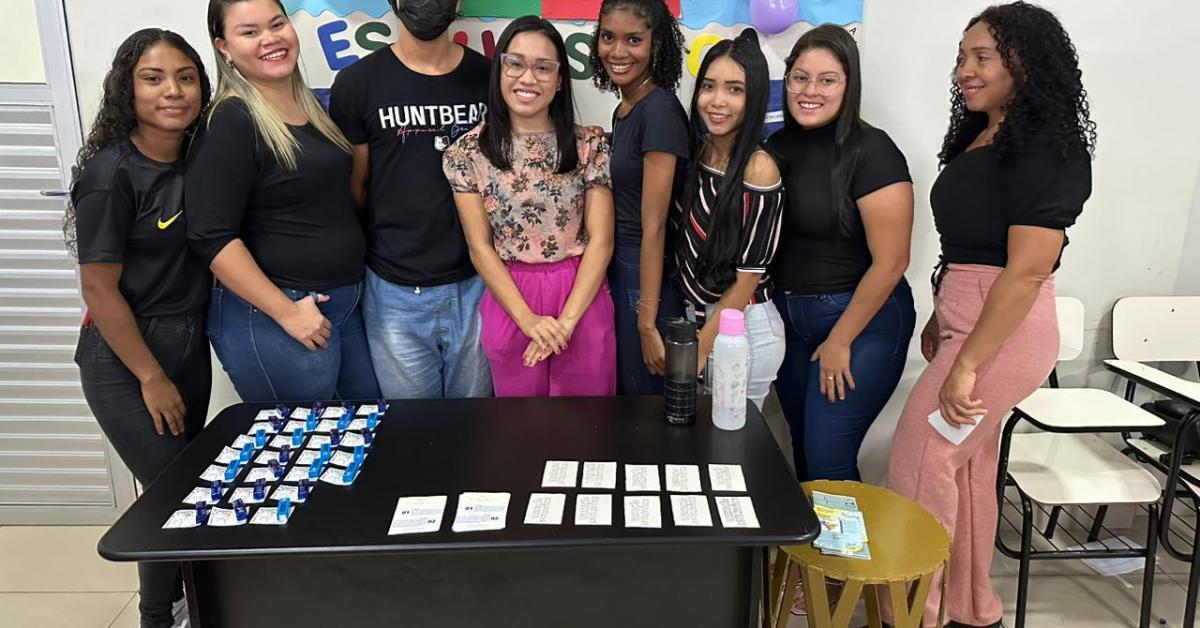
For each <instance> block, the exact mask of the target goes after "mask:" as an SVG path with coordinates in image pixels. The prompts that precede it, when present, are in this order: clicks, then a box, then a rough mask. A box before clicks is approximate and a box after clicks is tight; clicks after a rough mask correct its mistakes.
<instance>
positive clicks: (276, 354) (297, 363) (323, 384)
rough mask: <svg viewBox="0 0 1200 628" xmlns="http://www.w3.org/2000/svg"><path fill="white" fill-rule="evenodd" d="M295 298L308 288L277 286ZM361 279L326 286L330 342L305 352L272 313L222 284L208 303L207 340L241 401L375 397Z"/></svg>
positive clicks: (376, 387)
mask: <svg viewBox="0 0 1200 628" xmlns="http://www.w3.org/2000/svg"><path fill="white" fill-rule="evenodd" d="M280 289H281V290H282V291H283V293H284V294H286V295H287V296H288V298H289V299H291V300H293V301H299V300H300V299H303V298H304V297H306V296H309V294H310V293H309V292H308V291H305V290H293V289H291V288H280ZM361 292H362V284H361V283H356V284H351V285H349V286H341V287H339V288H334V289H332V290H324V291H322V294H327V295H329V300H328V301H326V302H324V303H318V304H317V307H318V308H320V309H321V313H322V314H324V315H325V318H327V319H329V322H330V323H331V324H332V325H333V333H332V334H331V335H330V336H329V346H328V347H326V348H324V349H319V350H317V351H309V350H308V349H307V348H305V346H304V345H302V344H300V343H299V342H297V341H296V339H294V338H292V337H291V336H289V335H288V333H287V332H286V331H284V330H283V328H282V327H280V326H279V325H278V324H277V323H276V322H275V321H274V320H273V319H272V318H271V317H270V316H267V315H266V314H264V313H263V312H262V311H261V310H259V309H258V308H256V307H254V306H252V305H250V304H249V303H247V302H246V301H243V300H242V298H241V297H239V296H237V295H236V294H234V293H233V291H231V290H229V289H228V288H226V287H225V286H222V285H220V284H218V285H217V287H215V288H213V291H212V300H211V301H210V302H209V305H208V339H209V340H210V341H212V345H213V349H215V350H216V352H217V357H218V358H220V360H221V366H222V367H224V369H225V372H226V373H228V374H229V379H230V380H232V381H233V387H234V388H235V389H237V392H238V395H239V396H241V398H242V401H247V402H262V401H310V400H314V399H334V398H337V399H378V398H379V397H380V394H379V384H378V383H377V382H376V381H375V370H374V369H373V368H372V367H371V355H370V352H369V351H368V349H367V336H366V333H364V331H363V322H362V314H361V313H360V312H359V309H358V300H359V296H360V294H361Z"/></svg>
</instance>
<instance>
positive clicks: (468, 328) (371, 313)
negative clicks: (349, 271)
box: [329, 0, 492, 398]
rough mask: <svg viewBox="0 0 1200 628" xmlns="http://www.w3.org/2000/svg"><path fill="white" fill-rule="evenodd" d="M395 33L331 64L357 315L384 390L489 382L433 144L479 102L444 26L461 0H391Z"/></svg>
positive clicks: (465, 126) (439, 392)
mask: <svg viewBox="0 0 1200 628" xmlns="http://www.w3.org/2000/svg"><path fill="white" fill-rule="evenodd" d="M390 1H391V6H392V9H393V11H394V12H395V14H396V16H397V17H398V18H399V20H400V26H399V27H398V31H399V36H398V37H397V40H396V41H395V42H394V43H393V44H392V45H391V46H388V47H385V48H381V49H379V50H376V51H375V52H373V53H371V54H369V55H367V56H366V57H363V58H362V59H360V60H359V61H357V62H355V63H354V64H353V65H351V66H350V67H348V68H346V69H344V70H342V71H341V72H340V73H339V74H338V76H337V78H336V79H335V80H334V83H333V90H332V94H331V96H330V101H329V110H330V114H331V115H332V116H333V119H334V121H336V122H337V124H338V126H339V127H341V129H342V132H343V133H345V135H346V138H347V139H348V140H349V141H350V143H351V144H353V145H354V148H353V154H354V171H353V175H352V178H351V189H352V191H353V194H354V197H355V199H356V200H357V201H358V203H359V204H360V205H362V206H363V207H365V209H366V221H365V222H366V230H367V271H366V280H365V287H364V292H363V302H362V310H363V319H364V322H365V323H366V329H367V340H368V342H369V343H370V346H371V358H372V360H373V362H374V364H375V372H376V374H377V375H378V377H379V384H380V388H381V389H382V391H383V394H384V395H385V396H386V397H389V398H442V397H480V396H486V395H488V394H490V393H491V391H492V379H491V373H490V371H489V369H488V363H487V357H486V356H485V355H484V352H483V348H482V347H481V345H480V342H479V336H480V320H479V303H480V300H481V299H482V298H483V291H484V284H483V280H481V279H480V278H479V276H478V275H476V273H475V268H474V267H473V266H472V265H471V259H470V256H469V254H468V253H467V244H466V241H465V240H464V239H463V233H462V226H461V225H460V223H459V219H458V213H457V211H455V207H454V198H453V196H452V194H451V191H450V185H449V184H448V183H447V182H446V178H445V176H444V175H443V174H442V151H444V150H446V148H447V147H449V146H450V144H452V143H453V142H454V141H455V140H457V139H458V138H459V136H461V135H463V134H464V133H466V132H467V131H469V130H470V129H471V128H472V127H474V126H475V125H476V124H478V123H479V122H480V121H481V120H482V119H483V116H484V112H485V111H486V110H487V104H486V101H487V79H488V72H489V64H488V60H487V58H485V57H484V56H483V55H481V54H479V53H477V52H475V51H473V50H471V49H469V48H466V47H464V46H460V45H458V44H456V43H454V42H453V41H451V39H450V34H449V33H448V32H447V29H448V28H449V26H450V24H451V23H452V22H453V21H454V20H455V18H456V17H457V15H458V5H459V3H460V0H390Z"/></svg>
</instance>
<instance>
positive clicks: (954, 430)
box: [929, 410, 983, 445]
mask: <svg viewBox="0 0 1200 628" xmlns="http://www.w3.org/2000/svg"><path fill="white" fill-rule="evenodd" d="M971 418H972V419H974V420H975V423H973V424H971V425H951V424H950V422H949V421H947V420H946V417H943V416H942V411H941V410H934V411H933V414H930V415H929V424H930V425H932V426H933V429H935V430H937V433H938V434H941V435H942V438H945V439H946V440H948V441H950V442H951V443H954V444H955V445H961V444H962V442H963V441H964V440H966V439H967V437H968V436H970V435H971V432H974V431H975V428H976V427H978V426H979V421H980V420H981V419H982V418H983V417H982V416H977V417H971Z"/></svg>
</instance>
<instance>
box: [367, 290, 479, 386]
mask: <svg viewBox="0 0 1200 628" xmlns="http://www.w3.org/2000/svg"><path fill="white" fill-rule="evenodd" d="M483 291H484V285H483V280H482V279H480V278H479V277H471V278H470V279H464V280H462V281H460V282H458V283H452V284H446V285H444V286H432V287H428V288H425V287H420V288H418V287H411V286H399V285H396V284H394V283H391V282H390V281H388V280H386V279H384V278H382V277H380V276H379V275H377V274H375V273H373V272H371V270H370V269H367V278H366V288H365V291H364V294H363V320H364V321H365V323H366V326H367V341H368V342H369V343H370V345H371V359H372V360H373V361H374V363H375V373H376V374H377V375H378V376H379V385H380V388H382V389H383V394H384V396H385V397H387V398H389V399H442V398H449V399H455V398H463V397H487V396H489V395H491V394H492V372H491V369H490V368H489V367H488V361H487V356H485V355H484V353H483V345H481V344H480V342H479V335H480V329H481V325H482V324H481V323H480V317H479V302H480V300H482V299H483Z"/></svg>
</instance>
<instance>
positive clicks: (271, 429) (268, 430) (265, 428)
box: [246, 423, 278, 436]
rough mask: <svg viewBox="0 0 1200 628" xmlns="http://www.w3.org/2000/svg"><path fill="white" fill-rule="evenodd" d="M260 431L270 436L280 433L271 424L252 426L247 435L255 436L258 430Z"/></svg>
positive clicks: (255, 424)
mask: <svg viewBox="0 0 1200 628" xmlns="http://www.w3.org/2000/svg"><path fill="white" fill-rule="evenodd" d="M260 429H261V430H263V431H265V432H266V433H268V434H274V433H275V432H277V431H278V430H276V429H275V427H274V426H272V425H271V424H270V423H254V424H252V425H251V426H250V429H248V430H246V434H248V435H250V436H254V435H255V434H258V430H260Z"/></svg>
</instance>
